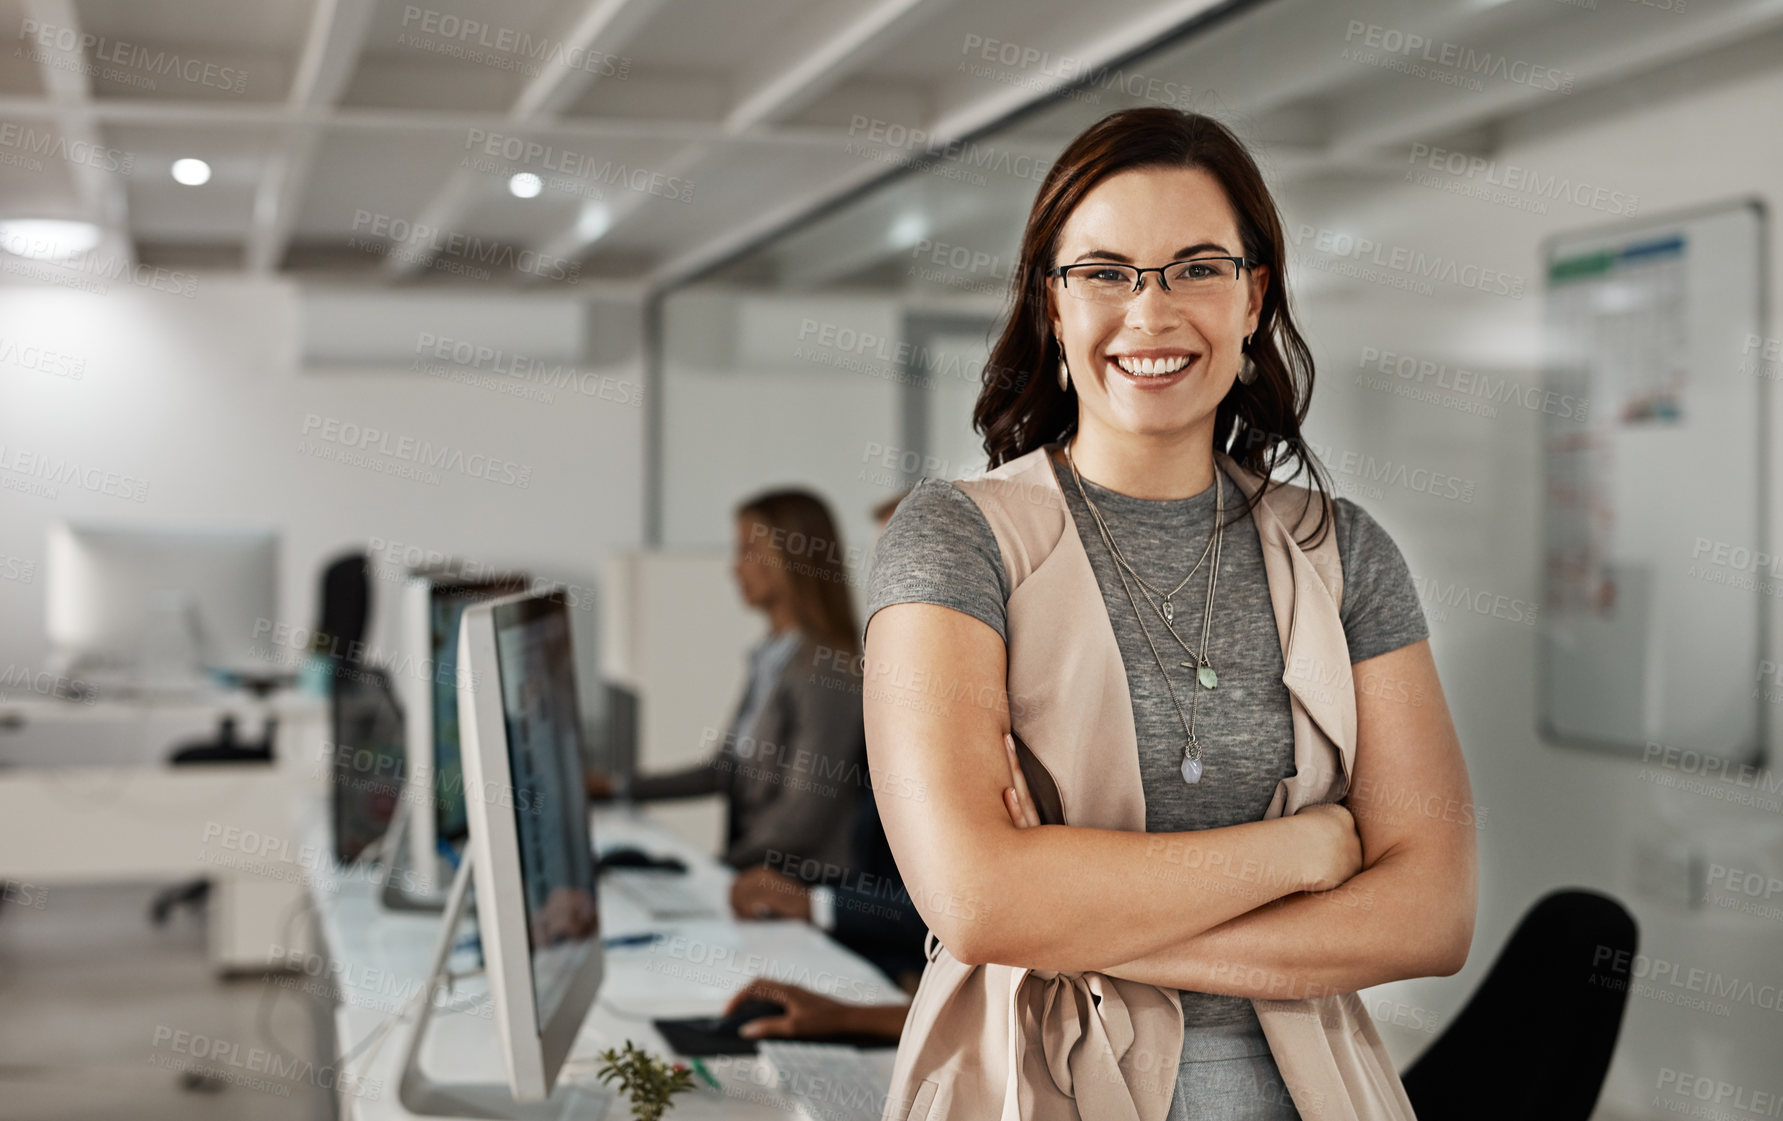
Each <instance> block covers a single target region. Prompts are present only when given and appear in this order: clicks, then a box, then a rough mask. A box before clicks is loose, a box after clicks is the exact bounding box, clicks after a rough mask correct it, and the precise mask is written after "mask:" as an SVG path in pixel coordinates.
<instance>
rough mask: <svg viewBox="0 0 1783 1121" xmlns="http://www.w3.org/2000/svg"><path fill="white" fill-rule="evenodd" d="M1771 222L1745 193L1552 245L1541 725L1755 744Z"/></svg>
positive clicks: (1732, 755) (1742, 750)
mask: <svg viewBox="0 0 1783 1121" xmlns="http://www.w3.org/2000/svg"><path fill="white" fill-rule="evenodd" d="M1764 222H1765V218H1764V213H1763V211H1762V209H1761V207H1760V205H1759V204H1758V203H1756V202H1745V201H1742V202H1738V203H1731V204H1726V205H1720V206H1715V207H1709V208H1704V209H1701V210H1697V211H1691V212H1688V213H1680V214H1675V215H1668V216H1661V217H1656V218H1651V219H1644V220H1642V221H1640V222H1638V223H1625V224H1621V225H1618V226H1615V227H1613V228H1599V229H1596V230H1588V231H1581V232H1576V233H1567V234H1562V235H1558V236H1556V237H1554V238H1551V239H1550V240H1549V241H1548V242H1547V243H1546V245H1545V255H1546V262H1545V263H1546V266H1547V267H1546V274H1547V287H1546V293H1545V295H1546V299H1545V305H1544V313H1545V314H1544V323H1543V360H1544V365H1545V367H1546V369H1545V373H1546V379H1547V388H1548V390H1549V391H1550V396H1549V397H1548V398H1547V405H1548V406H1549V407H1548V408H1546V409H1545V410H1544V415H1543V423H1542V430H1543V431H1542V457H1543V468H1544V470H1543V479H1544V496H1543V514H1542V535H1543V547H1542V552H1543V609H1542V612H1541V623H1540V627H1539V629H1540V640H1539V658H1538V668H1537V674H1538V678H1539V681H1540V689H1539V695H1540V715H1539V723H1540V727H1541V732H1542V734H1543V736H1544V737H1545V738H1546V739H1548V740H1549V741H1550V742H1553V743H1558V744H1566V745H1574V746H1587V747H1598V748H1607V749H1610V750H1617V751H1631V752H1640V751H1645V750H1646V749H1647V745H1649V744H1654V743H1657V744H1662V745H1666V746H1675V747H1679V748H1690V749H1695V750H1697V751H1701V752H1704V753H1706V754H1713V755H1717V756H1722V757H1726V758H1729V759H1738V760H1741V761H1747V762H1757V761H1759V759H1760V758H1761V755H1762V746H1761V745H1762V740H1761V732H1762V729H1763V715H1762V711H1763V702H1762V701H1761V700H1760V699H1759V693H1760V690H1758V689H1755V687H1754V685H1755V681H1756V675H1757V669H1758V665H1759V659H1760V657H1761V650H1762V649H1763V641H1764V631H1763V622H1762V616H1763V614H1764V606H1763V605H1764V604H1765V603H1766V602H1768V599H1767V597H1766V596H1764V595H1762V594H1760V591H1761V588H1762V587H1764V586H1766V585H1767V584H1770V583H1771V582H1772V581H1773V580H1775V575H1774V574H1771V575H1767V572H1768V570H1767V569H1764V568H1762V567H1761V566H1760V564H1759V563H1758V561H1759V558H1760V557H1761V556H1763V555H1768V554H1769V553H1770V552H1771V551H1772V550H1770V549H1769V547H1768V544H1767V541H1766V538H1765V536H1764V517H1763V510H1764V501H1765V486H1764V479H1763V472H1764V470H1765V461H1764V456H1763V448H1764V447H1765V441H1766V439H1767V436H1768V433H1767V431H1766V427H1767V421H1766V406H1767V383H1768V381H1769V380H1770V379H1771V378H1772V377H1774V376H1775V373H1774V369H1773V367H1772V366H1770V365H1767V364H1766V363H1764V362H1762V361H1759V362H1755V361H1754V360H1753V358H1754V353H1755V352H1757V353H1760V354H1762V351H1763V340H1764V337H1765V331H1764V300H1765V293H1764V277H1765V270H1764V246H1765V244H1766V239H1765V230H1764ZM1556 395H1557V396H1556ZM1569 402H1570V404H1569ZM1775 583H1776V585H1778V586H1783V580H1775Z"/></svg>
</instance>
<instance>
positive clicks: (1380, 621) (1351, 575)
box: [1337, 498, 1430, 662]
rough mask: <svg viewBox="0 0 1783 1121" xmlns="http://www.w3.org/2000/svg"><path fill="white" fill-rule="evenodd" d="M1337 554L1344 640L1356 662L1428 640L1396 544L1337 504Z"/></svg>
mask: <svg viewBox="0 0 1783 1121" xmlns="http://www.w3.org/2000/svg"><path fill="white" fill-rule="evenodd" d="M1337 551H1338V556H1339V558H1340V559H1341V560H1342V563H1343V604H1342V607H1341V609H1340V610H1339V612H1338V614H1339V616H1340V618H1342V620H1343V633H1344V638H1345V639H1346V640H1347V641H1348V642H1349V646H1350V661H1351V662H1361V661H1366V660H1368V659H1369V658H1373V657H1375V656H1377V655H1380V654H1386V653H1388V652H1390V651H1393V650H1397V649H1399V648H1400V647H1402V646H1410V645H1411V644H1412V643H1414V642H1417V641H1419V640H1421V639H1425V638H1429V637H1430V628H1429V626H1428V625H1427V624H1426V623H1425V620H1424V606H1423V604H1421V603H1419V602H1418V588H1417V585H1416V584H1415V583H1413V581H1412V574H1411V569H1410V568H1408V567H1407V566H1406V563H1405V557H1404V555H1403V554H1401V553H1400V551H1399V546H1398V545H1397V544H1395V543H1394V541H1393V538H1391V537H1389V536H1388V535H1387V531H1386V530H1384V529H1382V528H1381V524H1380V523H1379V522H1377V521H1375V520H1374V518H1373V517H1371V516H1370V515H1369V513H1368V511H1366V510H1364V509H1362V507H1360V506H1358V505H1356V504H1355V503H1354V502H1352V501H1350V500H1349V499H1347V498H1339V499H1338V500H1337Z"/></svg>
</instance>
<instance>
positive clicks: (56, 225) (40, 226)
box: [0, 218, 104, 261]
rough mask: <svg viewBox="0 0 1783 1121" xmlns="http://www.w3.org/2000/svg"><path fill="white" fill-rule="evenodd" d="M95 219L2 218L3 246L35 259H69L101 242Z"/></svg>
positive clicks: (0, 226)
mask: <svg viewBox="0 0 1783 1121" xmlns="http://www.w3.org/2000/svg"><path fill="white" fill-rule="evenodd" d="M103 236H104V235H103V233H102V232H101V230H100V229H99V227H98V226H96V225H94V224H93V223H91V222H78V221H71V220H69V219H65V218H13V219H8V220H7V221H4V222H0V250H5V251H6V252H8V253H11V254H12V255H13V256H15V257H27V258H29V259H31V260H33V261H67V260H70V259H72V258H75V257H78V256H80V255H81V254H82V253H85V252H86V251H87V250H89V249H92V248H93V247H94V246H96V245H98V244H99V240H100V238H101V237H103Z"/></svg>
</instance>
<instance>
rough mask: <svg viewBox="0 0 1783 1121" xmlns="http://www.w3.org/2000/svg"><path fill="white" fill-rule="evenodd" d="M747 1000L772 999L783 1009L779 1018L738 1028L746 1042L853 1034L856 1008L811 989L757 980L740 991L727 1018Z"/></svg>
mask: <svg viewBox="0 0 1783 1121" xmlns="http://www.w3.org/2000/svg"><path fill="white" fill-rule="evenodd" d="M746 1000H771V1001H773V1002H774V1003H775V1004H778V1005H779V1006H780V1007H781V1009H782V1010H783V1011H782V1012H781V1013H780V1015H778V1016H763V1017H762V1018H761V1019H759V1020H750V1021H749V1022H747V1023H745V1024H744V1025H743V1026H742V1027H740V1028H738V1029H737V1034H738V1035H740V1036H743V1037H744V1038H745V1039H763V1038H769V1039H774V1038H778V1039H810V1038H812V1037H813V1036H824V1035H845V1034H847V1033H849V1032H852V1031H853V1030H854V1028H855V1024H854V1018H853V1017H854V1006H853V1005H848V1004H843V1003H842V1002H841V1001H839V1000H831V999H830V998H829V997H827V996H822V995H819V994H818V993H814V992H812V991H811V990H810V989H801V988H799V986H797V985H792V984H786V983H784V982H779V981H764V980H762V979H761V978H759V977H757V978H756V979H755V980H753V981H751V982H749V983H748V984H747V985H744V986H743V987H742V988H741V989H739V990H738V991H737V993H736V995H735V996H733V997H731V999H730V1003H729V1004H727V1005H725V1006H724V1015H726V1016H728V1015H730V1014H731V1013H732V1012H735V1011H736V1010H737V1008H738V1007H739V1006H741V1005H742V1004H743V1002H744V1001H746Z"/></svg>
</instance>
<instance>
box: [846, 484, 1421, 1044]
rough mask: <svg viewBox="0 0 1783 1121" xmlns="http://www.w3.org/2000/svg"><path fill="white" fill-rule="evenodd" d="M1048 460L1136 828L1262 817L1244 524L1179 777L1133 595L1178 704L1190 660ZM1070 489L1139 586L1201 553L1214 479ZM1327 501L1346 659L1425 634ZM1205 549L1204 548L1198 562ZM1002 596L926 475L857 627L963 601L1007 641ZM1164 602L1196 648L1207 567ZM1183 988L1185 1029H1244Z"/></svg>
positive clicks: (1277, 746)
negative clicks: (1199, 770) (1085, 563)
mask: <svg viewBox="0 0 1783 1121" xmlns="http://www.w3.org/2000/svg"><path fill="white" fill-rule="evenodd" d="M1053 469H1054V473H1055V475H1056V476H1057V477H1058V479H1059V485H1060V487H1061V489H1062V490H1063V491H1064V493H1065V500H1066V504H1067V505H1068V506H1069V507H1070V509H1071V514H1072V518H1073V520H1074V521H1075V523H1076V525H1077V533H1078V536H1079V538H1080V539H1081V540H1082V541H1083V544H1084V551H1085V552H1086V553H1087V554H1088V555H1089V558H1090V565H1091V567H1092V568H1093V569H1094V570H1095V573H1096V580H1097V582H1098V583H1099V584H1100V585H1101V587H1102V599H1103V602H1104V604H1105V605H1106V606H1107V608H1108V617H1109V619H1110V621H1111V622H1112V623H1113V626H1114V633H1115V638H1116V640H1117V642H1118V644H1119V646H1120V651H1121V662H1122V665H1123V666H1124V667H1125V669H1126V673H1127V684H1128V688H1129V690H1130V692H1131V696H1132V703H1133V721H1134V725H1135V731H1136V732H1137V733H1138V740H1139V773H1140V779H1141V781H1142V783H1143V786H1144V790H1145V816H1146V821H1145V828H1146V831H1147V832H1151V833H1176V832H1187V831H1190V830H1196V829H1217V828H1221V827H1224V826H1228V825H1238V824H1241V823H1243V822H1247V821H1259V820H1261V819H1262V817H1263V813H1264V811H1265V810H1267V809H1268V808H1269V802H1270V799H1271V797H1273V795H1274V793H1275V787H1276V784H1277V783H1278V782H1279V781H1280V780H1281V779H1282V778H1284V777H1286V776H1287V775H1289V774H1291V773H1292V772H1293V769H1294V728H1293V721H1292V717H1291V715H1290V709H1289V699H1288V689H1287V686H1285V685H1283V684H1282V680H1281V679H1282V674H1283V672H1284V670H1285V669H1286V667H1285V665H1284V664H1283V661H1282V648H1281V637H1280V635H1279V633H1278V631H1277V630H1276V625H1275V609H1274V607H1273V605H1272V603H1271V601H1270V598H1269V585H1268V581H1267V579H1266V577H1265V575H1264V569H1263V549H1262V545H1261V543H1260V542H1259V541H1258V539H1257V529H1256V524H1255V523H1254V522H1253V521H1252V520H1251V518H1250V516H1249V515H1248V514H1246V515H1245V517H1244V518H1243V520H1241V521H1237V522H1229V524H1228V525H1227V526H1226V532H1225V537H1224V541H1223V542H1222V544H1221V558H1220V570H1219V577H1218V582H1217V586H1216V589H1215V592H1214V612H1213V625H1212V629H1211V631H1210V635H1211V637H1210V639H1209V642H1208V650H1207V656H1208V658H1209V660H1210V661H1211V662H1212V664H1213V668H1214V669H1215V671H1216V672H1217V673H1218V674H1219V684H1218V687H1217V688H1215V689H1212V690H1205V689H1204V690H1202V691H1201V700H1200V708H1199V710H1198V711H1197V712H1196V714H1195V721H1194V723H1195V736H1196V739H1197V740H1198V741H1199V742H1200V744H1201V755H1202V762H1203V764H1204V766H1205V773H1204V774H1203V775H1202V777H1201V781H1200V782H1199V783H1197V784H1195V785H1193V786H1191V785H1189V784H1188V783H1185V782H1184V781H1183V778H1182V771H1181V767H1182V747H1183V741H1184V739H1185V737H1184V735H1183V726H1182V720H1181V718H1179V717H1178V716H1177V712H1176V708H1175V706H1174V705H1173V704H1172V703H1171V699H1170V694H1169V692H1168V691H1167V689H1166V687H1165V684H1164V681H1163V679H1162V677H1161V676H1160V674H1159V671H1158V663H1157V659H1156V658H1154V657H1153V654H1152V648H1151V647H1150V646H1148V645H1147V644H1146V639H1145V636H1144V635H1143V634H1141V632H1140V629H1139V623H1138V620H1137V619H1136V618H1135V612H1134V604H1137V606H1138V610H1139V611H1140V612H1142V613H1143V614H1144V620H1145V627H1146V630H1147V631H1148V632H1149V633H1150V635H1151V641H1152V643H1154V644H1155V645H1156V647H1157V655H1158V658H1161V659H1162V660H1163V662H1164V665H1165V666H1166V667H1167V668H1168V671H1169V673H1170V683H1171V684H1172V685H1173V686H1174V687H1175V689H1176V695H1177V698H1178V699H1179V700H1180V702H1181V704H1182V710H1183V713H1184V715H1185V716H1186V715H1187V714H1188V712H1189V709H1190V704H1191V698H1192V697H1193V695H1194V694H1193V690H1194V688H1195V671H1194V670H1193V669H1190V668H1183V667H1182V666H1181V665H1180V663H1182V662H1185V661H1188V660H1189V657H1190V656H1189V655H1188V654H1187V653H1186V652H1185V651H1184V650H1183V648H1182V646H1181V645H1179V644H1178V643H1177V641H1176V640H1175V639H1174V638H1172V637H1171V636H1170V633H1169V631H1167V630H1165V629H1164V626H1163V623H1162V621H1161V620H1160V619H1159V618H1158V615H1157V613H1156V612H1155V611H1153V610H1152V609H1151V608H1150V607H1148V606H1147V605H1146V602H1145V598H1144V593H1143V592H1142V591H1141V589H1140V588H1139V586H1138V585H1137V584H1133V580H1132V577H1131V576H1128V578H1127V580H1128V583H1129V584H1130V585H1132V587H1133V602H1132V603H1130V602H1129V601H1128V598H1127V593H1126V591H1124V590H1123V588H1122V586H1121V580H1120V577H1119V575H1118V574H1117V571H1116V568H1115V564H1114V560H1113V558H1112V557H1111V556H1110V554H1109V551H1108V547H1107V545H1105V544H1104V543H1103V540H1102V537H1101V533H1100V531H1099V530H1098V529H1097V528H1096V523H1095V522H1094V521H1093V520H1092V518H1091V516H1090V511H1089V508H1088V507H1087V506H1086V505H1085V504H1084V502H1083V499H1082V497H1081V496H1080V495H1079V493H1078V490H1077V485H1076V483H1075V481H1074V480H1073V479H1072V475H1071V470H1070V468H1069V467H1067V466H1065V465H1064V464H1063V463H1061V462H1059V461H1058V460H1057V459H1055V460H1054V461H1053ZM1215 479H1216V482H1218V483H1220V484H1221V485H1222V486H1223V487H1224V488H1225V496H1226V497H1225V502H1226V517H1227V518H1228V519H1230V518H1231V517H1232V516H1233V514H1234V511H1235V510H1237V509H1238V508H1239V507H1241V506H1242V505H1243V503H1244V496H1243V493H1242V492H1241V491H1239V489H1238V487H1237V485H1236V484H1235V483H1233V482H1232V481H1231V480H1230V479H1227V478H1226V477H1225V474H1224V472H1219V471H1216V472H1215ZM1083 485H1084V489H1085V490H1086V491H1088V492H1089V496H1090V498H1091V500H1092V501H1094V502H1095V503H1096V506H1097V508H1098V509H1099V510H1100V511H1101V512H1102V518H1103V521H1104V522H1105V523H1106V524H1107V526H1108V531H1109V533H1110V534H1111V535H1112V536H1113V537H1114V541H1115V544H1116V545H1118V546H1119V547H1120V550H1121V554H1122V555H1123V556H1124V557H1126V559H1127V562H1128V563H1129V564H1131V565H1132V566H1133V567H1134V568H1135V569H1137V570H1138V572H1139V574H1140V575H1141V576H1143V577H1144V578H1145V581H1146V583H1147V584H1149V585H1151V586H1152V587H1153V588H1155V589H1157V590H1159V591H1161V592H1168V591H1170V590H1171V589H1173V588H1175V587H1176V586H1177V584H1178V582H1180V581H1181V580H1182V579H1183V577H1184V576H1186V575H1188V574H1189V570H1190V569H1191V568H1192V567H1194V565H1195V562H1196V561H1197V560H1199V559H1200V558H1201V556H1202V552H1203V550H1204V549H1205V547H1206V545H1207V541H1208V535H1209V534H1210V533H1211V532H1212V530H1213V522H1214V500H1215V494H1214V488H1213V487H1212V486H1209V487H1208V488H1207V489H1206V490H1203V491H1202V492H1201V493H1200V494H1197V495H1194V496H1192V497H1189V498H1180V499H1145V498H1132V497H1129V496H1128V495H1124V494H1119V493H1116V492H1115V491H1112V490H1108V489H1106V488H1104V487H1100V486H1097V485H1096V484H1095V483H1093V482H1091V481H1090V480H1089V479H1088V478H1085V479H1084V480H1083ZM1335 506H1336V527H1335V530H1336V533H1337V547H1338V556H1339V558H1340V560H1341V561H1342V564H1343V574H1344V587H1343V602H1342V604H1341V608H1340V612H1339V614H1340V616H1341V618H1342V621H1343V629H1344V635H1345V637H1346V638H1347V639H1348V641H1349V647H1350V660H1351V661H1352V662H1360V661H1363V660H1365V659H1368V658H1372V657H1374V656H1376V655H1378V654H1385V653H1387V652H1388V651H1390V650H1397V649H1399V648H1400V647H1402V646H1406V645H1409V644H1411V643H1413V642H1417V641H1419V640H1420V639H1423V638H1426V637H1428V635H1429V633H1430V632H1429V629H1428V628H1427V626H1426V625H1425V621H1424V612H1423V608H1422V606H1421V605H1420V604H1419V602H1418V595H1417V589H1416V588H1415V587H1414V585H1413V584H1412V579H1411V573H1410V571H1409V570H1408V569H1407V568H1406V564H1405V558H1404V557H1403V556H1402V555H1401V554H1400V552H1399V547H1398V546H1397V545H1395V544H1394V543H1393V539H1392V538H1391V537H1389V536H1387V532H1386V531H1385V530H1383V529H1382V528H1381V527H1380V525H1379V524H1378V523H1377V522H1376V521H1375V520H1374V519H1373V518H1371V517H1369V516H1368V514H1367V512H1365V511H1364V510H1363V509H1362V508H1361V507H1360V506H1357V505H1356V504H1355V503H1354V502H1351V501H1350V500H1349V499H1347V498H1339V499H1337V501H1336V504H1335ZM1326 532H1331V529H1330V528H1327V530H1326ZM1211 560H1212V558H1211V556H1210V557H1209V561H1208V563H1211ZM1009 592H1010V588H1009V574H1008V572H1007V571H1006V570H1005V569H1004V567H1003V557H1002V554H1001V552H1000V551H999V550H998V548H997V539H996V535H995V534H994V533H993V532H992V531H991V528H990V524H989V523H988V522H986V521H985V518H984V514H983V512H982V511H980V510H979V508H978V505H977V503H975V502H973V501H972V499H971V498H969V497H968V496H967V495H966V493H965V492H964V491H962V490H960V489H959V488H958V487H956V486H954V485H953V484H952V483H949V482H947V481H945V480H941V479H924V480H923V481H922V482H920V483H918V484H917V486H916V488H915V489H914V490H913V491H911V493H910V494H909V496H907V497H906V498H905V499H904V501H903V502H901V503H899V504H898V508H897V512H896V513H894V514H893V515H892V518H891V521H890V522H889V523H888V524H887V525H886V527H885V530H884V532H883V533H882V534H881V535H880V538H879V543H878V546H877V547H876V549H875V551H874V558H873V566H872V571H871V574H870V575H869V577H868V580H867V610H866V623H863V626H862V634H863V635H864V634H865V627H866V624H868V623H871V621H872V618H873V614H874V613H875V612H876V611H878V610H879V609H880V608H881V607H885V606H888V605H890V604H894V603H911V602H916V603H934V604H940V605H941V606H943V607H951V608H953V609H954V610H956V611H962V612H964V613H966V614H968V615H971V616H972V617H973V618H975V619H979V620H982V621H983V622H984V623H986V624H987V625H989V626H990V627H991V628H992V629H993V630H995V631H996V632H997V634H998V636H999V637H1002V638H1003V639H1004V640H1005V641H1007V640H1008V632H1007V630H1006V618H1007V617H1006V609H1007V603H1008V600H1009ZM1154 598H1155V597H1154ZM1172 598H1173V606H1174V618H1173V622H1174V625H1175V629H1176V633H1177V634H1179V635H1181V636H1182V638H1183V640H1184V641H1186V642H1188V643H1190V644H1191V645H1193V646H1198V645H1199V643H1200V640H1201V622H1202V612H1203V610H1204V608H1205V605H1206V601H1207V564H1205V563H1204V564H1203V565H1202V566H1201V568H1200V571H1198V572H1197V573H1196V574H1195V576H1194V578H1193V579H1191V580H1190V581H1189V582H1188V583H1187V584H1186V585H1184V586H1183V588H1182V590H1181V591H1178V592H1176V593H1175V594H1174V596H1173V597H1172ZM1182 995H1183V1000H1182V1007H1183V1022H1184V1024H1185V1025H1187V1026H1198V1025H1208V1024H1240V1023H1246V1022H1248V1023H1250V1024H1252V1025H1253V1026H1255V1025H1256V1014H1255V1012H1254V1011H1253V1010H1252V1008H1251V1002H1250V1001H1249V1000H1248V999H1246V998H1243V997H1231V996H1220V995H1215V994H1210V993H1199V992H1192V991H1184V992H1183V994H1182ZM1258 1030H1260V1028H1259V1029H1258Z"/></svg>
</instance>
